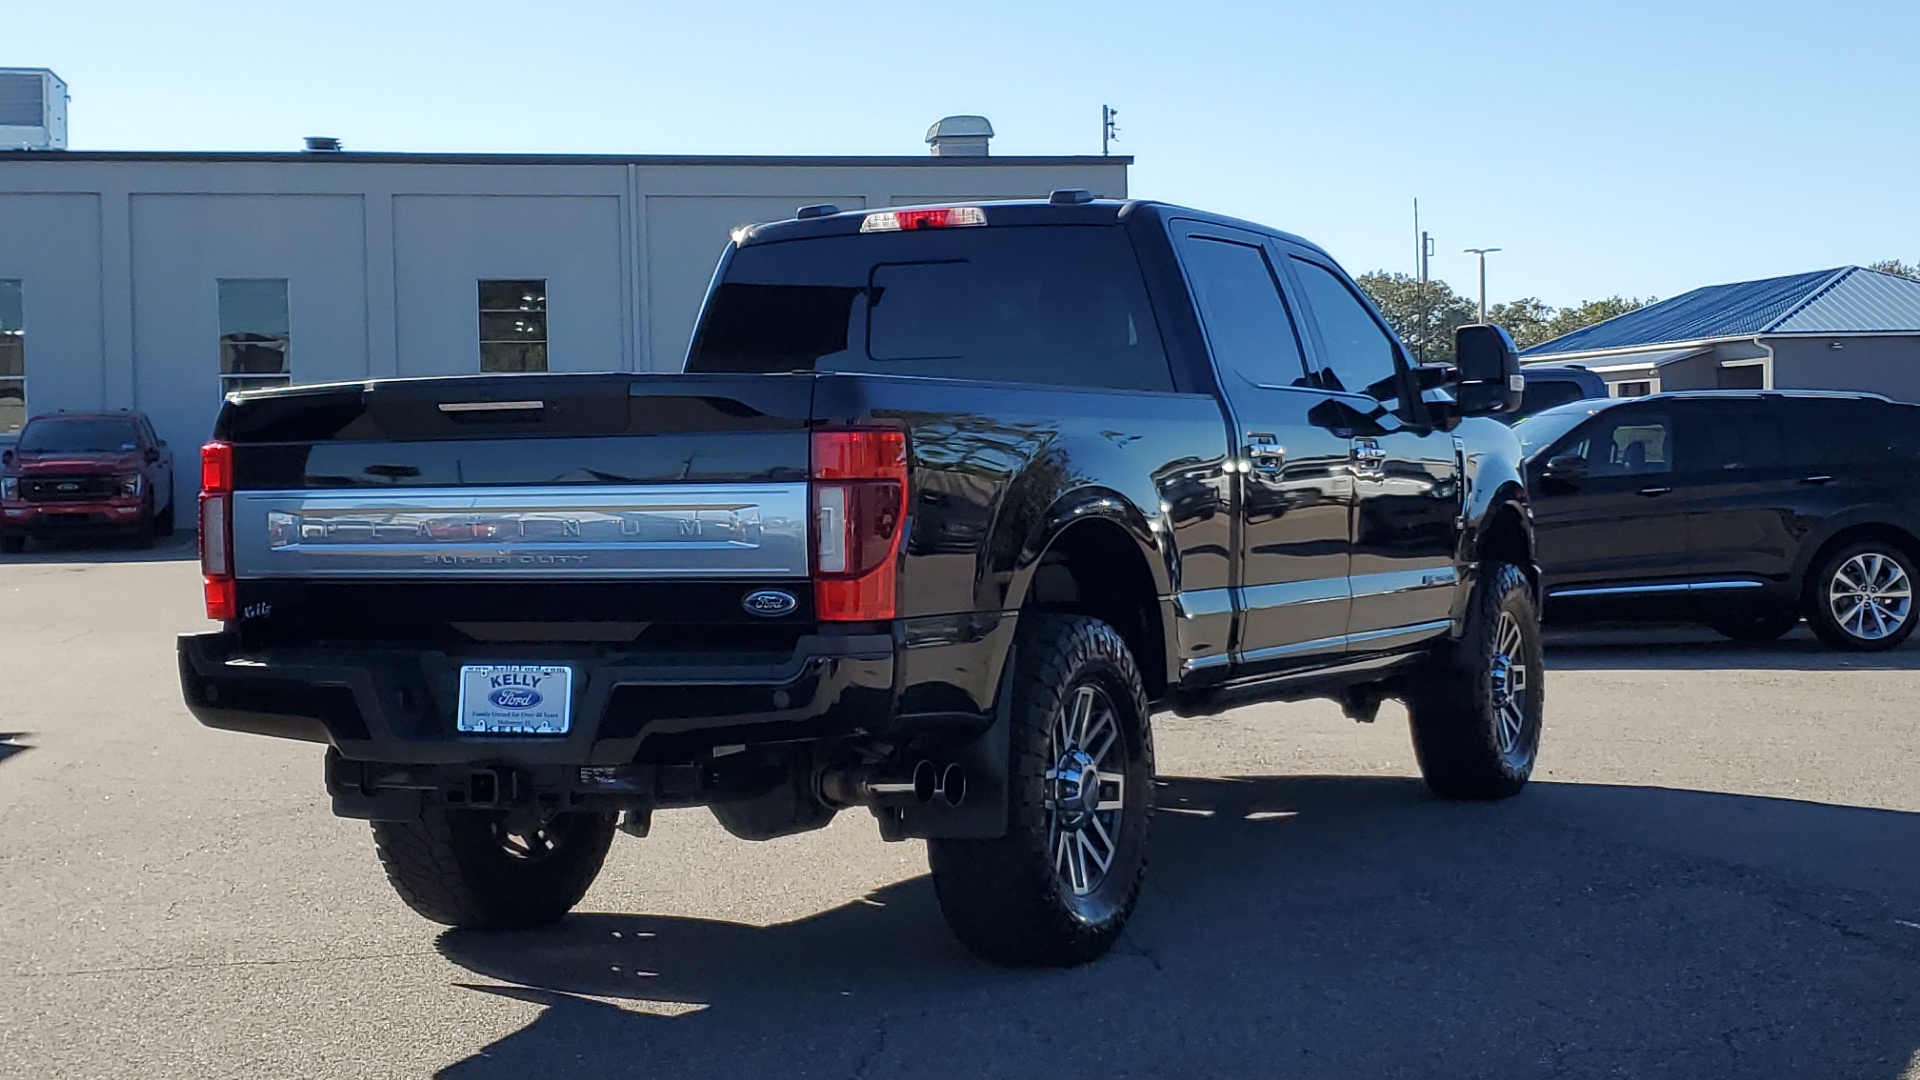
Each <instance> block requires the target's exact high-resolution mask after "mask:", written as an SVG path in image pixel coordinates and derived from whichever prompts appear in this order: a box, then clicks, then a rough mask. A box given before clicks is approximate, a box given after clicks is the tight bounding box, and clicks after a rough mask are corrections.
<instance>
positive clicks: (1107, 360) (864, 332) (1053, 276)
mask: <svg viewBox="0 0 1920 1080" xmlns="http://www.w3.org/2000/svg"><path fill="white" fill-rule="evenodd" d="M687 370H688V371H693V372H785V371H834V372H869V373H877V374H892V375H923V376H936V377H941V378H959V379H984V380H990V381H996V382H1027V383H1045V384H1050V385H1063V386H1088V387H1104V388H1112V389H1122V390H1171V389H1173V380H1172V377H1171V375H1170V374H1169V372H1168V369H1167V357H1166V351H1165V349H1164V348H1162V346H1161V343H1160V334H1159V330H1158V328H1157V326H1156V325H1155V323H1154V319H1153V313H1152V311H1151V309H1150V308H1149V307H1148V304H1147V294H1146V288H1145V285H1144V284H1143V283H1142V280H1141V276H1140V269H1139V264H1138V262H1137V261H1136V260H1135V258H1134V254H1133V248H1132V245H1131V244H1129V243H1128V242H1127V238H1126V235H1125V234H1124V233H1123V232H1122V231H1121V230H1120V229H1118V228H1116V227H1112V226H1019V227H1000V228H995V227H993V226H988V227H986V228H962V229H951V230H925V231H920V232H912V233H889V234H880V235H872V234H869V235H864V236H832V237H820V238H816V239H809V240H789V241H785V242H782V243H773V244H756V245H751V246H748V247H745V248H742V249H740V250H738V251H736V252H734V254H733V258H732V260H731V261H730V262H729V263H728V266H727V270H726V276H725V278H724V279H723V280H722V281H721V282H720V284H719V286H718V287H717V288H716V289H715V290H714V294H713V296H712V298H711V300H709V302H708V305H707V311H706V314H705V315H704V316H703V318H702V320H701V326H700V331H699V333H698V334H697V335H696V336H695V339H694V342H693V350H692V352H691V353H690V354H689V356H688V358H687Z"/></svg>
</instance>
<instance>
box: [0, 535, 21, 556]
mask: <svg viewBox="0 0 1920 1080" xmlns="http://www.w3.org/2000/svg"><path fill="white" fill-rule="evenodd" d="M25 550H27V538H26V537H24V536H0V552H4V553H6V554H8V555H18V554H20V553H21V552H23V551H25Z"/></svg>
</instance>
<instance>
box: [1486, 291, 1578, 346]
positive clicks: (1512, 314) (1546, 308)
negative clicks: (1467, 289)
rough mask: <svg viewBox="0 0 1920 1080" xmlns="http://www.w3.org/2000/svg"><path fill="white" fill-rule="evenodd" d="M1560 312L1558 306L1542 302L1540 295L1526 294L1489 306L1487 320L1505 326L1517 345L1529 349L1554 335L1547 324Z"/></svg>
mask: <svg viewBox="0 0 1920 1080" xmlns="http://www.w3.org/2000/svg"><path fill="white" fill-rule="evenodd" d="M1559 314H1560V312H1559V311H1558V310H1557V309H1556V308H1554V307H1553V306H1552V305H1551V304H1546V303H1543V302H1541V300H1540V298H1539V297H1537V296H1526V297H1522V298H1520V299H1518V300H1514V301H1512V302H1510V303H1505V304H1495V305H1493V306H1492V307H1490V308H1488V309H1487V321H1488V322H1490V323H1492V324H1493V325H1495V326H1499V327H1504V328H1505V329H1506V331H1507V333H1509V334H1512V335H1513V343H1514V344H1515V345H1518V346H1520V347H1521V348H1523V349H1527V348H1532V347H1533V346H1535V345H1538V344H1540V343H1541V342H1543V341H1546V340H1547V339H1548V338H1549V337H1551V336H1552V335H1551V334H1549V333H1548V332H1547V326H1548V325H1549V324H1550V323H1552V322H1553V320H1554V318H1555V316H1557V315H1559Z"/></svg>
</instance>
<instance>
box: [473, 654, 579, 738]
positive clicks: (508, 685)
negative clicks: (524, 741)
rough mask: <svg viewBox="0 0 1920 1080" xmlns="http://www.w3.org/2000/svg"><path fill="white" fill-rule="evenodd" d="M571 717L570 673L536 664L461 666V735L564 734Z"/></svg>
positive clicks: (564, 669) (565, 669)
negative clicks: (464, 733) (462, 733)
mask: <svg viewBox="0 0 1920 1080" xmlns="http://www.w3.org/2000/svg"><path fill="white" fill-rule="evenodd" d="M572 719H573V669H572V668H569V667H557V666H550V665H540V664H466V665H463V666H462V667H461V668H460V716H459V728H460V730H461V731H463V732H466V733H469V734H473V735H565V734H566V733H567V729H568V727H569V726H570V725H571V723H572Z"/></svg>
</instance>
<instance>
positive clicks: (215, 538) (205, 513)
mask: <svg viewBox="0 0 1920 1080" xmlns="http://www.w3.org/2000/svg"><path fill="white" fill-rule="evenodd" d="M200 580H201V583H202V585H203V586H204V588H205V591H206V597H207V618H209V619H218V620H220V621H222V622H226V621H229V620H232V619H236V618H238V617H239V614H238V611H237V609H238V607H239V604H238V602H237V599H236V596H235V590H234V579H233V447H232V446H230V445H228V444H226V443H223V442H210V443H208V444H207V445H205V446H203V447H201V448H200Z"/></svg>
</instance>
